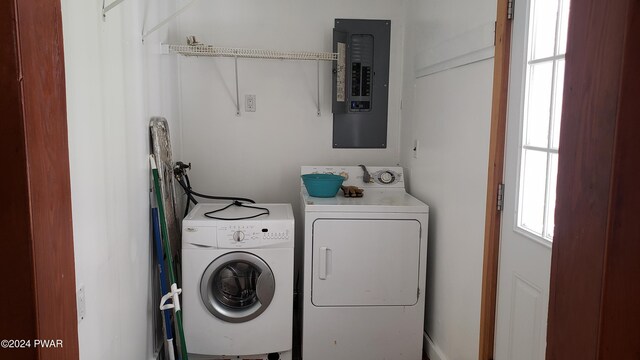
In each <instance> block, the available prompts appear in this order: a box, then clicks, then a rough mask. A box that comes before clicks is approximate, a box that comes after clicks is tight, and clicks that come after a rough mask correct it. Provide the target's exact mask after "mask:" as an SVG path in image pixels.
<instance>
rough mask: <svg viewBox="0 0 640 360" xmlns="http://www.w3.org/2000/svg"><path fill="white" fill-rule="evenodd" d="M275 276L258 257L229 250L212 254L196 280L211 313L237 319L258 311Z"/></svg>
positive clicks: (269, 296)
mask: <svg viewBox="0 0 640 360" xmlns="http://www.w3.org/2000/svg"><path fill="white" fill-rule="evenodd" d="M275 287H276V284H275V278H274V275H273V272H272V271H271V268H270V267H269V266H268V265H267V263H265V262H264V260H262V259H261V258H260V257H258V256H256V255H254V254H251V253H247V252H242V251H238V252H231V253H228V254H225V255H222V256H220V257H218V258H216V259H215V260H214V261H212V262H211V264H209V266H207V268H206V269H205V271H204V273H203V275H202V279H201V280H200V296H201V297H202V302H203V303H204V306H205V307H206V308H207V309H208V310H209V312H210V313H211V315H213V316H215V317H217V318H218V319H221V320H224V321H227V322H234V323H240V322H245V321H249V320H251V319H254V318H256V317H257V316H259V315H260V314H262V313H263V312H264V311H265V310H266V309H267V307H268V306H269V304H270V303H271V300H272V299H273V295H274V293H275Z"/></svg>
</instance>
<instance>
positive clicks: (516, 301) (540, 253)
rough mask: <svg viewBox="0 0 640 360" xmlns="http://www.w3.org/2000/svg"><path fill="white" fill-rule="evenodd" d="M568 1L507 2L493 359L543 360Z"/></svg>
mask: <svg viewBox="0 0 640 360" xmlns="http://www.w3.org/2000/svg"><path fill="white" fill-rule="evenodd" d="M568 13H569V0H522V1H517V2H516V3H515V16H514V20H513V33H512V44H511V68H510V74H509V78H510V84H509V106H508V115H507V116H508V118H507V142H506V155H505V156H506V158H505V190H504V194H505V196H504V211H503V217H502V230H501V236H500V264H499V275H498V301H497V311H496V336H495V359H496V360H529V359H532V360H533V359H544V357H545V349H546V330H547V309H548V304H549V275H550V267H551V245H552V239H553V227H554V209H555V191H556V174H557V164H558V139H559V133H560V114H561V109H562V93H563V82H564V53H565V48H566V33H567V23H568V20H567V19H568Z"/></svg>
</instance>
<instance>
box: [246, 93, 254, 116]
mask: <svg viewBox="0 0 640 360" xmlns="http://www.w3.org/2000/svg"><path fill="white" fill-rule="evenodd" d="M244 111H246V112H256V96H255V95H245V96H244Z"/></svg>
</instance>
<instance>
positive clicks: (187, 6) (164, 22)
mask: <svg viewBox="0 0 640 360" xmlns="http://www.w3.org/2000/svg"><path fill="white" fill-rule="evenodd" d="M103 1H104V0H103ZM118 1H120V2H122V1H124V0H116V2H118ZM196 2H198V0H191V1H190V2H189V3H188V4H187V5H185V6H183V7H181V8H180V9H179V10H177V11H176V12H174V13H173V14H171V16H169V17H167V18H166V19H164V20H162V21H161V22H160V23H159V24H158V25H156V26H154V27H152V28H151V29H150V30H149V31H147V32H145V31H144V28H143V29H142V41H144V39H146V38H147V36H149V35H151V34H153V33H154V32H156V31H157V30H158V29H160V28H161V27H163V26H165V25H166V24H167V23H169V22H170V21H171V20H173V19H175V18H177V17H178V16H179V15H180V14H182V13H183V12H185V11H187V9H188V8H190V7H191V6H192V5H194V4H195V3H196Z"/></svg>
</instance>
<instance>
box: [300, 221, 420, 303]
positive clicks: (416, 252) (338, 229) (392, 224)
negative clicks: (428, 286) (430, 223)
mask: <svg viewBox="0 0 640 360" xmlns="http://www.w3.org/2000/svg"><path fill="white" fill-rule="evenodd" d="M421 251H426V249H421V248H420V223H419V222H418V221H416V220H411V219H409V220H382V219H369V220H367V219H318V220H316V221H315V222H314V223H313V259H312V268H313V272H312V274H313V277H312V278H311V289H312V290H311V301H312V302H313V304H314V305H315V306H412V305H415V304H416V303H417V301H418V288H419V287H420V284H419V282H418V281H419V280H418V279H419V278H420V271H419V269H420V252H421Z"/></svg>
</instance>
